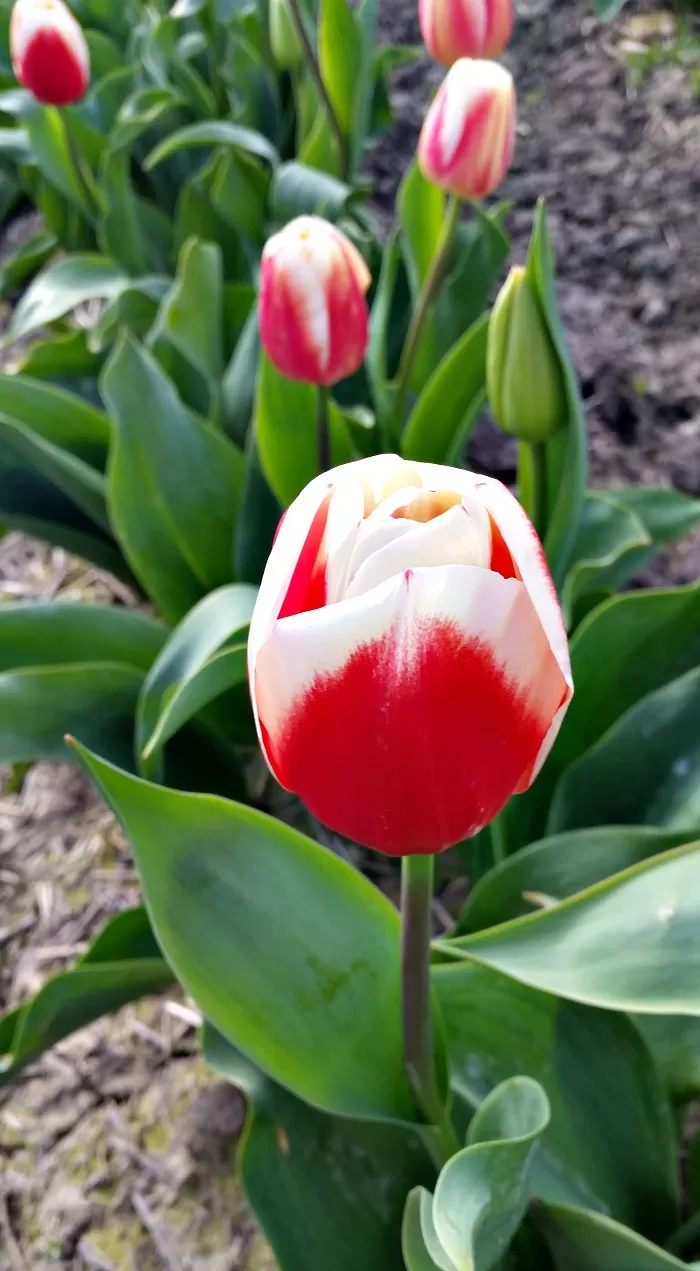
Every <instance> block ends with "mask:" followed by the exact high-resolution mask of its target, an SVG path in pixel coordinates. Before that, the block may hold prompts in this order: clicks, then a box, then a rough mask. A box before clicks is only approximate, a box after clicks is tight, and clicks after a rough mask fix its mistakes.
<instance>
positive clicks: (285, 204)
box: [270, 160, 354, 225]
mask: <svg viewBox="0 0 700 1271" xmlns="http://www.w3.org/2000/svg"><path fill="white" fill-rule="evenodd" d="M353 195H354V191H353V189H352V186H350V185H346V183H345V182H344V181H339V180H338V178H337V177H332V176H329V175H328V173H327V172H319V171H318V169H317V168H310V167H308V166H307V164H305V163H297V162H296V161H295V160H292V161H291V162H289V163H281V164H280V166H279V168H278V169H277V171H276V172H275V175H274V176H273V178H272V186H271V188H270V212H271V214H272V216H273V218H274V219H275V220H276V221H279V222H280V224H281V225H285V224H286V222H287V221H291V220H293V219H294V217H295V216H325V217H326V219H327V220H329V221H336V220H337V219H338V218H339V217H341V216H343V214H344V213H345V212H347V210H348V206H349V204H350V202H351V200H352V198H353Z"/></svg>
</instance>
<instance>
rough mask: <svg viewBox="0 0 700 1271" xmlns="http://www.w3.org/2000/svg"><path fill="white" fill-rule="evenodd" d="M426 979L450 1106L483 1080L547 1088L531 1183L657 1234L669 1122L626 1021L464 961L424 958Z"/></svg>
mask: <svg viewBox="0 0 700 1271" xmlns="http://www.w3.org/2000/svg"><path fill="white" fill-rule="evenodd" d="M432 979H433V988H434V991H435V993H436V996H437V1001H438V1004H439V1006H440V1013H441V1017H442V1019H443V1022H444V1027H445V1032H446V1036H447V1045H448V1053H449V1060H450V1071H451V1081H452V1088H453V1091H454V1094H455V1095H456V1097H457V1106H458V1107H459V1105H460V1104H462V1105H464V1106H465V1108H466V1109H467V1111H468V1110H470V1109H476V1108H478V1107H479V1105H480V1104H481V1103H482V1101H483V1100H484V1099H485V1098H486V1097H487V1095H488V1094H489V1092H490V1091H491V1090H492V1089H493V1087H494V1086H498V1085H499V1084H500V1083H501V1082H503V1081H507V1080H508V1079H509V1078H511V1077H514V1076H518V1075H524V1076H527V1077H531V1078H532V1079H533V1080H534V1081H537V1082H539V1083H540V1085H541V1086H542V1087H543V1088H544V1090H545V1092H546V1094H547V1098H548V1100H549V1103H550V1105H551V1114H552V1115H551V1120H550V1123H549V1126H548V1127H547V1129H546V1131H545V1132H544V1134H543V1136H542V1139H541V1143H540V1148H539V1151H538V1155H537V1158H536V1160H535V1162H534V1168H533V1176H532V1181H531V1188H532V1191H533V1192H535V1193H536V1194H537V1195H539V1196H542V1197H543V1198H544V1199H546V1200H551V1201H555V1202H557V1201H565V1202H567V1203H572V1204H581V1205H587V1206H589V1207H591V1208H596V1209H602V1210H605V1211H606V1212H609V1213H611V1214H613V1215H614V1217H616V1218H618V1219H619V1220H620V1221H621V1222H628V1223H630V1224H631V1225H633V1226H635V1227H637V1228H638V1229H639V1230H641V1231H644V1232H645V1233H646V1234H647V1235H650V1236H651V1237H652V1238H654V1239H656V1238H662V1239H663V1238H665V1236H666V1235H667V1234H668V1232H669V1231H670V1230H672V1228H673V1226H674V1223H675V1221H676V1215H677V1210H678V1184H677V1178H676V1139H675V1130H674V1126H673V1122H672V1118H671V1112H670V1106H669V1103H668V1099H667V1097H666V1093H665V1091H664V1089H663V1086H662V1084H661V1081H660V1079H659V1074H658V1072H657V1070H656V1067H655V1065H654V1063H653V1061H652V1059H651V1057H650V1055H649V1052H648V1051H647V1049H646V1047H645V1046H644V1044H643V1042H642V1040H641V1038H640V1036H639V1033H638V1031H637V1029H636V1028H635V1027H634V1025H633V1024H632V1023H631V1022H630V1021H629V1020H628V1019H627V1018H626V1017H625V1016H624V1015H622V1014H614V1013H612V1012H610V1011H600V1010H594V1009H593V1008H591V1007H585V1006H580V1005H578V1004H575V1003H572V1002H566V1001H562V1000H560V999H558V998H556V997H554V996H552V995H551V994H550V993H542V992H538V991H537V990H535V989H532V988H529V987H527V986H526V985H523V984H518V983H516V982H515V981H514V980H512V979H508V978H507V977H506V976H505V975H502V974H499V973H497V972H496V971H493V970H491V969H489V968H488V967H486V966H480V965H478V964H477V963H473V962H472V963H469V962H462V963H460V964H458V965H455V964H453V965H451V966H450V965H444V966H436V967H434V968H433V972H432Z"/></svg>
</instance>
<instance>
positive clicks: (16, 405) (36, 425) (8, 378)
mask: <svg viewBox="0 0 700 1271" xmlns="http://www.w3.org/2000/svg"><path fill="white" fill-rule="evenodd" d="M0 416H1V417H3V418H4V419H5V420H6V421H7V422H8V424H10V423H12V424H16V425H18V426H22V427H24V428H26V429H27V430H28V431H31V432H32V433H34V434H35V435H36V436H37V437H38V438H43V439H44V440H45V441H48V442H50V443H51V444H52V445H53V446H58V447H60V448H61V449H62V450H65V451H66V452H67V453H68V454H69V455H72V456H73V457H74V458H75V459H82V460H83V462H84V463H87V464H90V465H91V466H92V467H94V468H97V469H98V470H100V471H103V470H104V467H105V464H106V461H107V450H108V446H109V439H110V425H109V419H108V418H107V416H106V415H105V413H104V411H101V410H97V409H96V408H95V407H94V406H90V405H89V404H88V403H87V402H86V401H84V400H83V398H82V397H78V396H76V395H75V394H74V393H67V392H64V391H63V390H62V389H59V388H54V387H53V386H52V385H48V384H43V383H42V382H41V381H40V380H34V379H32V378H31V377H30V376H28V375H2V376H0Z"/></svg>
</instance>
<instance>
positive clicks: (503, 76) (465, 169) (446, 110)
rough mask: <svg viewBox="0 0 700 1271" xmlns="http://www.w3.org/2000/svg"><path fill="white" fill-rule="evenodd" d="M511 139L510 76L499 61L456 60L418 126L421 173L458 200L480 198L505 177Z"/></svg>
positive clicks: (512, 93)
mask: <svg viewBox="0 0 700 1271" xmlns="http://www.w3.org/2000/svg"><path fill="white" fill-rule="evenodd" d="M514 142H515V87H514V84H513V77H512V75H511V74H510V73H509V72H508V71H507V70H506V69H505V67H503V66H499V64H498V62H482V61H472V60H470V59H469V58H461V59H460V61H459V62H455V64H454V66H453V67H452V69H451V70H449V71H448V72H447V75H446V76H445V78H444V80H443V82H442V84H441V85H440V88H439V89H438V93H437V96H436V98H435V100H434V101H433V103H432V105H431V107H430V109H429V111H428V114H427V115H426V118H425V123H424V124H423V128H422V131H421V135H420V141H419V142H418V163H419V165H420V169H421V172H422V173H423V175H424V176H425V177H427V178H428V180H429V181H433V182H434V183H435V185H439V186H441V187H442V189H444V190H449V191H450V193H451V194H456V195H457V196H458V198H460V199H480V198H484V196H485V195H487V194H491V192H492V191H493V190H495V189H496V187H497V186H498V185H500V184H501V181H502V180H503V178H504V177H505V175H506V172H507V171H508V168H509V167H510V162H511V159H512V157H513V145H514Z"/></svg>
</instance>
